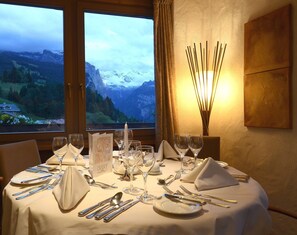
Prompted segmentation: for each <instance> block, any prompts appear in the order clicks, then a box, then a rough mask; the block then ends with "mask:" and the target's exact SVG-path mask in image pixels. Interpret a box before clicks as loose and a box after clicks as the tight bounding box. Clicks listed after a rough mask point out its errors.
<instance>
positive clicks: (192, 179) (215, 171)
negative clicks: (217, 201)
mask: <svg viewBox="0 0 297 235" xmlns="http://www.w3.org/2000/svg"><path fill="white" fill-rule="evenodd" d="M181 180H182V181H184V182H189V183H194V184H195V185H196V187H197V189H198V190H199V191H200V190H207V189H214V188H222V187H227V186H232V185H238V184H239V183H238V181H237V180H236V179H234V177H233V176H232V175H230V174H229V173H228V172H227V171H226V170H225V169H224V168H223V167H221V166H220V165H219V164H218V163H217V162H216V161H215V160H213V159H212V158H211V157H209V158H206V159H204V161H203V162H202V163H201V164H200V165H199V166H198V167H196V168H195V169H194V170H193V171H191V172H190V173H188V174H187V175H185V176H183V177H182V179H181Z"/></svg>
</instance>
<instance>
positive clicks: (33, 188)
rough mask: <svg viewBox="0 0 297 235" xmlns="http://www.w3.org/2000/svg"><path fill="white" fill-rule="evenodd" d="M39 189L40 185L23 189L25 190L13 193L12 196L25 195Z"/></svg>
mask: <svg viewBox="0 0 297 235" xmlns="http://www.w3.org/2000/svg"><path fill="white" fill-rule="evenodd" d="M40 187H42V185H37V186H34V187H31V188H27V189H25V190H23V191H20V192H16V193H13V194H12V196H19V195H21V194H24V193H27V192H29V191H31V190H35V189H38V188H40Z"/></svg>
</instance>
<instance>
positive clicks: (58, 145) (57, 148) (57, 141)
mask: <svg viewBox="0 0 297 235" xmlns="http://www.w3.org/2000/svg"><path fill="white" fill-rule="evenodd" d="M52 150H53V152H54V154H55V156H56V157H57V158H58V161H59V175H61V174H62V161H63V158H64V156H65V155H66V153H67V150H68V144H67V138H66V137H54V138H53V142H52Z"/></svg>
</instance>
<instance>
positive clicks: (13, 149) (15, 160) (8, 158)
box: [0, 140, 41, 187]
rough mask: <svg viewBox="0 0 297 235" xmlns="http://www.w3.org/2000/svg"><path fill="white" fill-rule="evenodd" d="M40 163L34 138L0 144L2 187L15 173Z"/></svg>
mask: <svg viewBox="0 0 297 235" xmlns="http://www.w3.org/2000/svg"><path fill="white" fill-rule="evenodd" d="M40 163H41V160H40V155H39V151H38V146H37V143H36V140H26V141H21V142H16V143H10V144H3V145H0V175H1V176H3V184H2V187H4V186H5V185H7V184H8V183H9V181H10V179H11V178H12V177H13V176H14V175H15V174H17V173H19V172H21V171H23V170H25V169H26V168H28V167H30V166H35V165H38V164H40Z"/></svg>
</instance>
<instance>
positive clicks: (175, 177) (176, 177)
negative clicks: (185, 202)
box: [166, 171, 181, 185]
mask: <svg viewBox="0 0 297 235" xmlns="http://www.w3.org/2000/svg"><path fill="white" fill-rule="evenodd" d="M180 177H181V171H178V172H176V174H175V176H174V178H173V179H171V180H170V181H168V182H167V183H166V185H170V184H171V183H172V182H173V181H175V180H178V179H180Z"/></svg>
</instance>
